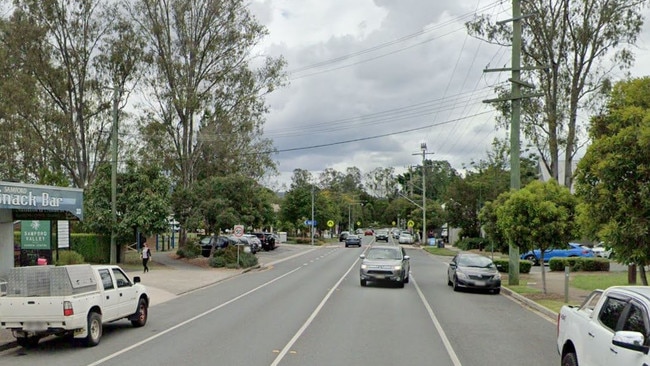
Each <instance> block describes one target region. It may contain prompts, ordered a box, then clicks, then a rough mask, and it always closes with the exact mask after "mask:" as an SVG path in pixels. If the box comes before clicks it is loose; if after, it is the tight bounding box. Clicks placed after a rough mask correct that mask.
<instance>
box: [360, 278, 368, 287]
mask: <svg viewBox="0 0 650 366" xmlns="http://www.w3.org/2000/svg"><path fill="white" fill-rule="evenodd" d="M359 282H361V287H366V286H367V285H368V282H367V281H366V280H361V281H359Z"/></svg>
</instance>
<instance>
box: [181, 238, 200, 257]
mask: <svg viewBox="0 0 650 366" xmlns="http://www.w3.org/2000/svg"><path fill="white" fill-rule="evenodd" d="M176 255H178V256H179V257H181V258H188V259H192V258H196V257H198V256H199V255H201V246H200V245H199V244H198V243H197V242H195V241H188V242H187V243H185V246H184V247H182V248H178V250H176Z"/></svg>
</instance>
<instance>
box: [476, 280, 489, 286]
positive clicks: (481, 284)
mask: <svg viewBox="0 0 650 366" xmlns="http://www.w3.org/2000/svg"><path fill="white" fill-rule="evenodd" d="M474 285H475V286H486V285H487V282H485V281H474Z"/></svg>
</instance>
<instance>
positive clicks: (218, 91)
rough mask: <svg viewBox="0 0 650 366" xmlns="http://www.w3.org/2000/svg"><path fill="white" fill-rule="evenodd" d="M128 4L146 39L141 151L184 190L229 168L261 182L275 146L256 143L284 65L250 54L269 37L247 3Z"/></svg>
mask: <svg viewBox="0 0 650 366" xmlns="http://www.w3.org/2000/svg"><path fill="white" fill-rule="evenodd" d="M123 4H124V6H125V7H126V8H127V9H129V11H130V13H131V14H133V16H134V19H135V21H136V22H137V24H138V28H139V30H140V32H141V33H142V34H143V35H144V37H145V39H146V47H147V48H146V49H147V54H148V56H149V59H150V61H151V73H150V74H149V76H148V77H147V78H146V83H145V88H146V89H145V95H147V98H146V101H145V102H144V103H142V108H143V109H144V111H145V117H144V118H143V124H144V127H143V131H144V132H145V134H144V137H145V139H146V141H147V142H148V144H147V149H146V150H144V151H143V153H144V154H146V155H147V156H149V157H151V158H152V159H154V158H155V159H161V157H162V159H163V160H164V165H165V166H167V167H169V170H170V172H171V174H172V176H173V177H174V178H175V180H176V181H177V184H179V185H180V186H181V187H189V186H190V184H191V183H192V182H194V181H196V180H197V179H203V178H206V177H208V176H210V175H213V174H219V172H220V171H222V170H223V169H228V168H229V169H230V170H228V171H225V172H222V174H229V173H249V174H248V175H258V176H259V175H260V174H259V171H264V170H265V169H267V168H269V167H273V166H274V163H273V161H272V160H271V159H269V158H268V156H269V155H270V154H271V153H272V149H271V145H270V142H269V141H265V140H263V139H260V138H259V136H260V126H261V123H262V122H263V119H262V116H263V114H264V113H265V112H266V106H265V105H264V103H263V97H264V95H265V94H266V93H269V92H271V91H273V90H274V89H275V88H276V87H278V86H280V85H282V83H283V81H282V80H283V78H284V75H283V71H282V70H283V67H284V64H285V62H284V60H283V59H281V58H278V59H273V58H270V57H266V58H264V57H257V56H256V55H254V54H252V50H253V48H254V47H255V46H256V45H257V44H258V43H259V42H261V40H262V39H263V37H264V36H265V35H266V34H267V31H266V29H265V28H264V27H263V26H262V25H260V24H259V23H258V22H257V21H256V19H255V18H254V17H253V16H252V15H251V14H250V12H249V11H248V9H247V2H246V1H243V0H136V1H124V2H123ZM254 65H258V67H256V68H255V67H254ZM245 136H249V137H250V136H252V137H250V138H248V137H245ZM219 145H222V146H226V147H227V148H225V149H223V148H222V149H220V148H219ZM245 158H247V160H245V161H244V160H243V159H245ZM201 169H203V170H202V171H201Z"/></svg>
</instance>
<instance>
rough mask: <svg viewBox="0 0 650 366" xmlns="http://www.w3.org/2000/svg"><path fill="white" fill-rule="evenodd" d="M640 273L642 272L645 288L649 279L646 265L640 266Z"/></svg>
mask: <svg viewBox="0 0 650 366" xmlns="http://www.w3.org/2000/svg"><path fill="white" fill-rule="evenodd" d="M639 271H640V272H641V283H642V284H643V286H648V277H646V272H645V265H641V266H639Z"/></svg>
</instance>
